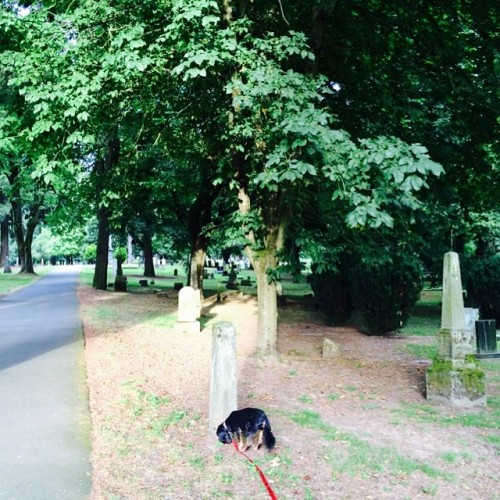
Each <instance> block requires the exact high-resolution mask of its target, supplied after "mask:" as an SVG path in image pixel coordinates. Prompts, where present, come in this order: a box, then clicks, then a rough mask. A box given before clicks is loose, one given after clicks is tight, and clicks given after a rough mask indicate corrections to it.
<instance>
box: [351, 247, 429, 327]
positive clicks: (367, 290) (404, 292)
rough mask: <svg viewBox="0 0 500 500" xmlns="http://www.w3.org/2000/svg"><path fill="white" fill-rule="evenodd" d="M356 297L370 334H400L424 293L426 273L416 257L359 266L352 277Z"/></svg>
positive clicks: (400, 257) (358, 307) (398, 257)
mask: <svg viewBox="0 0 500 500" xmlns="http://www.w3.org/2000/svg"><path fill="white" fill-rule="evenodd" d="M351 279H352V294H353V301H354V304H355V306H356V308H357V309H358V310H359V311H360V313H361V316H362V319H363V324H364V326H365V327H366V328H367V330H368V332H369V333H370V334H383V333H387V332H394V331H397V330H398V329H399V328H401V327H402V326H404V325H405V324H406V322H407V321H408V318H409V316H410V312H411V309H412V307H413V305H414V304H415V303H416V302H417V300H418V299H419V294H420V291H421V290H422V286H423V281H422V270H421V268H420V265H419V263H418V262H417V261H416V259H415V258H414V257H410V256H407V255H405V254H400V255H397V256H394V257H393V259H392V261H386V262H381V263H378V264H377V263H363V262H361V263H359V264H358V265H357V266H355V267H354V268H353V273H352V275H351Z"/></svg>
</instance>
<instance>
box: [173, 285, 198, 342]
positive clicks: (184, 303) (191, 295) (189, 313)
mask: <svg viewBox="0 0 500 500" xmlns="http://www.w3.org/2000/svg"><path fill="white" fill-rule="evenodd" d="M200 305H201V304H200V293H199V292H198V290H195V289H194V288H192V287H190V286H185V287H183V288H181V290H179V309H178V312H177V331H181V332H185V333H199V332H200V322H199V321H197V320H198V318H199V317H200Z"/></svg>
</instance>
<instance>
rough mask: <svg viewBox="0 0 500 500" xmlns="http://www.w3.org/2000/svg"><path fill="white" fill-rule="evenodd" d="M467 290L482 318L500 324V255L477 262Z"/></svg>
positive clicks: (472, 270) (469, 277)
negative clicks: (493, 320)
mask: <svg viewBox="0 0 500 500" xmlns="http://www.w3.org/2000/svg"><path fill="white" fill-rule="evenodd" d="M466 288H467V292H468V293H470V294H471V296H472V298H473V300H474V302H475V303H476V304H477V306H478V307H479V310H480V313H481V318H483V319H495V320H496V322H497V325H498V324H500V255H496V256H494V257H490V258H489V259H483V260H478V261H476V262H475V263H474V264H473V265H472V267H471V269H470V272H469V276H468V280H467V286H466Z"/></svg>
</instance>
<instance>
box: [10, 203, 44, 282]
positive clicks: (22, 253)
mask: <svg viewBox="0 0 500 500" xmlns="http://www.w3.org/2000/svg"><path fill="white" fill-rule="evenodd" d="M39 212H40V207H39V205H34V206H33V207H32V209H31V211H30V215H29V218H28V221H27V223H26V232H25V230H24V221H23V209H22V206H21V202H20V201H19V200H18V199H15V200H13V201H12V222H13V226H14V233H15V236H16V242H17V250H18V255H19V265H20V267H21V268H20V269H19V273H23V274H24V273H26V274H35V269H34V266H33V256H32V253H31V245H32V243H33V234H34V232H35V228H36V226H37V224H38V215H39Z"/></svg>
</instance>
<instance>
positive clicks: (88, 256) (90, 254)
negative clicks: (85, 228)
mask: <svg viewBox="0 0 500 500" xmlns="http://www.w3.org/2000/svg"><path fill="white" fill-rule="evenodd" d="M96 257H97V245H95V244H94V243H91V244H90V245H88V246H87V248H86V249H85V252H84V254H83V258H84V259H85V260H86V261H87V262H88V263H89V264H95V259H96Z"/></svg>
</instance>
